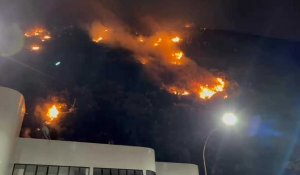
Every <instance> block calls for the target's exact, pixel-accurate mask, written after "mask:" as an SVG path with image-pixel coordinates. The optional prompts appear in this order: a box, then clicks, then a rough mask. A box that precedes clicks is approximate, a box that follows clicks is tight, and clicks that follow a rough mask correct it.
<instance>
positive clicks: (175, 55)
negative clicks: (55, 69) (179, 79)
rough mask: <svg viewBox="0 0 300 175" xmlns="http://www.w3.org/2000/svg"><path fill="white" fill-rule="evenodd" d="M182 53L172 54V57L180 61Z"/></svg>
mask: <svg viewBox="0 0 300 175" xmlns="http://www.w3.org/2000/svg"><path fill="white" fill-rule="evenodd" d="M183 55H184V54H183V52H182V51H178V52H175V53H174V54H172V56H174V57H176V59H178V60H180V59H181V58H182V57H183Z"/></svg>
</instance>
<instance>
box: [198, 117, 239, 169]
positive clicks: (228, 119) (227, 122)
mask: <svg viewBox="0 0 300 175" xmlns="http://www.w3.org/2000/svg"><path fill="white" fill-rule="evenodd" d="M222 121H223V123H224V124H225V125H226V126H229V127H232V126H235V125H236V124H237V123H238V118H237V117H236V115H234V113H225V114H224V115H223V117H222ZM218 129H219V128H218V127H217V128H215V129H213V130H212V131H210V133H209V134H208V135H207V137H206V139H205V142H204V147H203V153H202V155H203V165H204V172H205V175H207V169H206V161H205V151H206V145H207V143H208V140H209V138H210V137H211V136H212V135H213V134H214V133H215V132H216V131H217V130H218Z"/></svg>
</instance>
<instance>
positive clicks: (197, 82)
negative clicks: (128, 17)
mask: <svg viewBox="0 0 300 175" xmlns="http://www.w3.org/2000/svg"><path fill="white" fill-rule="evenodd" d="M187 27H189V26H187ZM110 28H114V29H113V30H108V31H105V30H106V29H107V27H106V26H104V25H103V24H102V23H100V22H96V23H93V24H92V25H91V26H90V28H89V34H90V36H91V39H92V40H93V41H94V42H95V41H98V40H99V37H100V38H101V42H102V43H104V44H108V45H109V46H111V47H122V48H125V49H128V50H129V51H132V52H133V54H134V56H135V58H136V59H137V60H138V61H139V62H140V63H141V64H143V65H145V66H144V67H145V68H146V69H148V70H147V71H148V72H149V74H151V75H152V76H153V77H154V78H155V79H156V81H159V83H160V84H162V85H163V89H165V90H166V91H168V92H169V93H171V94H174V95H180V96H184V95H193V96H197V98H200V99H204V100H207V99H210V98H212V97H213V96H215V95H216V94H221V93H222V92H223V91H225V87H226V86H228V85H226V81H224V80H223V79H222V78H219V77H215V76H214V75H212V74H211V73H210V72H208V71H206V70H204V69H202V68H199V66H198V64H197V63H196V62H195V61H194V60H192V59H190V58H188V57H187V56H185V53H184V52H183V51H182V50H181V49H180V45H179V44H180V42H182V41H183V40H184V39H183V38H182V37H183V36H181V34H180V33H177V32H176V34H175V35H174V32H170V31H165V30H162V31H154V32H153V33H152V35H145V36H144V35H139V34H138V33H136V34H132V33H130V32H128V31H127V30H126V29H125V28H124V27H123V26H121V25H117V26H110ZM183 34H184V33H183ZM165 73H166V74H167V75H171V76H170V77H172V78H174V82H171V83H170V82H168V83H166V82H165V80H164V78H163V77H164V74H165ZM202 73H203V75H202ZM203 76H207V77H209V78H207V77H204V78H203ZM164 84H167V85H164ZM225 94H226V93H224V94H223V95H225ZM226 98H227V97H226Z"/></svg>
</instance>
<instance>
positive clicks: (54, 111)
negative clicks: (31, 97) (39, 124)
mask: <svg viewBox="0 0 300 175" xmlns="http://www.w3.org/2000/svg"><path fill="white" fill-rule="evenodd" d="M58 115H59V111H58V109H57V107H56V106H55V105H53V106H52V107H51V108H49V110H48V112H47V116H48V117H49V118H50V120H51V121H52V120H54V119H56V118H57V117H58Z"/></svg>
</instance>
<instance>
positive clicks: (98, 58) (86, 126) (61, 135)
mask: <svg viewBox="0 0 300 175" xmlns="http://www.w3.org/2000/svg"><path fill="white" fill-rule="evenodd" d="M270 2H272V3H270ZM270 2H267V1H264V2H261V1H258V0H257V1H256V0H252V1H243V2H242V1H238V0H230V1H226V2H223V1H221V0H214V1H206V0H202V1H196V0H188V1H183V0H173V1H167V0H165V1H158V0H153V1H146V0H139V1H135V0H132V1H129V2H128V1H122V0H119V1H113V2H111V1H108V0H107V1H106V0H103V1H93V0H88V1H79V0H75V1H74V0H73V1H70V0H66V1H64V2H60V1H58V0H53V1H34V0H29V1H23V2H18V1H12V2H11V1H7V2H5V1H3V0H2V1H1V2H0V85H1V86H6V87H9V88H13V89H16V90H18V91H20V92H21V93H22V94H23V95H24V96H25V99H26V108H27V113H26V116H25V118H24V122H23V127H22V131H21V134H20V136H22V137H34V138H41V137H42V136H41V133H40V131H38V130H37V128H40V127H41V119H39V117H37V116H35V115H34V114H35V112H34V111H35V107H36V105H38V104H40V103H43V102H44V101H47V100H49V98H51V97H53V96H56V97H59V98H61V99H63V101H64V102H65V103H67V104H68V105H72V103H73V101H74V99H76V106H75V107H76V111H75V112H73V113H70V114H68V115H66V116H64V117H62V118H61V119H60V121H59V127H53V128H50V130H51V137H52V139H59V140H72V141H80V142H95V143H111V144H121V145H134V146H145V147H151V148H154V149H155V151H156V159H157V160H158V161H170V162H185V163H194V164H198V165H199V168H200V170H201V171H202V170H203V166H202V148H203V144H204V140H205V138H206V136H207V134H208V133H209V132H210V131H211V130H212V129H214V128H215V127H217V126H218V127H220V130H219V131H218V132H216V133H215V135H214V136H213V137H212V138H211V140H210V142H209V144H208V149H207V162H208V170H209V172H210V174H218V175H219V174H220V175H222V174H224V175H229V174H230V175H240V174H243V175H253V174H256V175H263V174H274V175H284V174H286V175H294V174H299V173H300V171H299V169H300V168H299V157H300V149H299V146H300V145H299V141H298V138H299V132H300V119H299V116H298V115H299V112H300V110H299V109H300V92H299V90H298V89H299V86H300V83H299V76H300V69H299V66H300V60H299V57H300V43H299V42H298V41H299V40H300V32H299V31H300V30H299V29H300V24H299V22H298V21H299V19H300V13H299V10H298V9H299V8H297V7H299V5H300V4H299V3H296V2H292V1H285V2H280V3H279V1H278V2H277V1H270ZM99 3H101V5H99ZM95 4H96V5H95ZM97 7H99V8H100V9H98V8H97ZM107 9H109V11H110V12H112V13H113V14H114V15H115V16H118V18H119V19H121V20H122V22H123V23H124V24H126V25H127V26H128V27H129V28H130V29H131V30H138V31H140V32H143V31H145V30H147V29H145V28H144V27H143V25H142V23H141V21H143V20H144V19H145V18H147V19H148V18H149V17H151V19H153V20H155V21H158V22H160V23H180V22H181V21H188V22H190V23H192V24H194V26H195V27H194V28H193V29H191V30H192V32H191V33H193V35H192V36H190V38H189V40H188V42H184V43H183V44H182V46H181V47H182V49H183V50H184V52H185V53H186V55H188V56H189V57H190V58H192V59H193V60H194V61H195V62H196V63H197V64H198V65H199V66H201V67H203V68H205V69H206V70H208V71H210V72H218V73H222V74H223V75H224V76H225V77H226V79H227V80H229V81H230V87H231V88H230V90H229V91H230V92H229V94H230V95H229V98H228V99H226V100H224V99H222V98H221V99H220V98H214V99H212V100H209V101H201V100H199V99H195V98H192V97H178V96H174V95H171V94H169V93H167V92H166V91H164V90H163V89H161V88H160V86H158V85H157V83H156V82H155V81H153V79H152V78H151V77H150V76H149V74H147V72H146V71H145V69H143V67H142V65H141V64H140V63H138V62H137V61H136V60H135V59H134V58H133V57H134V56H133V54H132V53H131V52H130V51H128V50H126V49H123V48H115V47H109V46H106V45H103V44H100V45H99V44H95V43H93V42H92V41H91V39H90V37H89V35H88V33H87V32H86V30H85V28H84V24H86V23H89V22H91V21H93V20H101V19H103V18H105V17H106V15H107V13H104V12H103V11H105V10H107ZM35 25H43V26H44V27H45V28H47V29H48V30H49V31H50V32H51V34H52V37H53V39H51V40H50V41H49V42H46V43H44V44H43V46H44V48H45V49H43V50H41V51H40V52H30V51H28V49H27V48H26V47H27V45H28V41H26V40H24V39H22V40H19V39H18V37H19V36H22V35H23V31H24V30H25V29H27V28H28V27H31V26H35ZM145 32H148V31H145ZM58 61H60V62H61V64H60V65H58V66H56V65H55V64H56V63H57V62H58ZM224 111H233V112H235V113H236V114H237V115H238V116H239V118H240V121H239V124H238V126H236V127H235V128H234V129H228V128H226V127H224V126H222V125H221V124H220V116H221V115H222V114H223V113H224ZM219 125H220V126H219Z"/></svg>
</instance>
